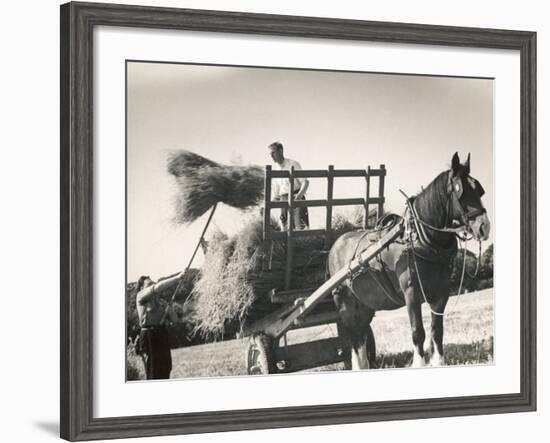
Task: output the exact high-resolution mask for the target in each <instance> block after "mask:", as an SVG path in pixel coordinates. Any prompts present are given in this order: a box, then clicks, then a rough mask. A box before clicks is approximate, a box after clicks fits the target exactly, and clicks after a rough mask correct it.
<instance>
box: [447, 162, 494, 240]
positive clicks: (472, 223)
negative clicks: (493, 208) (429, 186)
mask: <svg viewBox="0 0 550 443" xmlns="http://www.w3.org/2000/svg"><path fill="white" fill-rule="evenodd" d="M447 192H448V193H449V197H450V201H451V213H450V215H451V218H452V220H453V221H454V220H457V221H458V222H459V223H460V224H461V225H464V226H465V227H466V229H467V230H468V231H470V232H471V233H472V235H473V236H474V238H475V239H476V240H487V239H488V238H489V232H490V230H491V222H490V221H489V217H487V211H486V210H485V207H484V206H483V203H482V202H481V197H482V196H483V194H484V193H485V191H484V190H483V187H482V186H481V184H480V183H479V182H478V181H477V180H476V179H475V178H473V177H472V176H470V154H468V159H467V160H466V163H464V164H461V163H460V159H459V157H458V153H455V155H453V160H452V163H451V170H450V171H449V180H448V187H447Z"/></svg>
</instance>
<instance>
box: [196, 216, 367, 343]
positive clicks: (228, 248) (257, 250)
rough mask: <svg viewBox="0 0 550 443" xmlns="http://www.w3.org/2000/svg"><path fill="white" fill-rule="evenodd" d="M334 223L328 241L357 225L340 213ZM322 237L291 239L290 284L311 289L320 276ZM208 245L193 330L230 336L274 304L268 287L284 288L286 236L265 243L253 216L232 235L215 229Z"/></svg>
mask: <svg viewBox="0 0 550 443" xmlns="http://www.w3.org/2000/svg"><path fill="white" fill-rule="evenodd" d="M333 223H334V227H335V232H336V235H335V236H334V237H335V238H334V239H333V240H335V239H336V238H337V237H338V236H339V235H341V234H343V233H344V232H348V231H351V230H354V229H356V228H357V226H358V225H357V224H356V223H355V221H354V220H351V221H350V220H348V219H346V218H345V217H342V216H337V217H335V219H334V222H333ZM324 242H325V238H324V236H317V237H306V238H297V239H296V242H295V246H294V265H295V266H294V269H293V274H292V288H293V289H307V288H316V287H318V286H320V285H321V284H322V283H323V282H324V281H325V262H326V256H327V253H326V250H325V245H324ZM208 245H209V246H208V251H207V252H206V255H205V260H204V264H203V267H202V269H201V274H200V276H199V278H197V279H196V280H195V286H194V288H193V291H192V293H191V298H192V300H193V302H194V321H195V333H198V334H200V335H201V336H202V337H204V338H206V339H208V340H212V339H220V338H223V337H224V335H226V336H228V335H233V334H234V333H235V332H238V331H240V330H242V328H243V326H245V325H247V324H250V323H253V322H254V321H256V320H258V319H260V318H262V317H264V316H265V315H267V314H269V313H270V312H273V311H274V310H275V309H277V308H278V307H279V305H273V304H272V303H271V301H270V299H269V292H270V291H271V290H272V289H274V288H276V289H284V279H285V276H284V274H285V262H286V241H273V242H264V241H263V239H262V220H261V219H260V218H259V217H258V218H256V219H253V220H252V221H251V222H250V223H249V224H248V225H246V226H244V227H243V229H242V230H241V231H240V232H239V233H237V234H236V235H235V236H233V237H231V238H228V237H227V236H226V235H224V234H222V233H220V232H217V233H216V234H215V235H214V236H213V238H211V239H210V241H209V243H208Z"/></svg>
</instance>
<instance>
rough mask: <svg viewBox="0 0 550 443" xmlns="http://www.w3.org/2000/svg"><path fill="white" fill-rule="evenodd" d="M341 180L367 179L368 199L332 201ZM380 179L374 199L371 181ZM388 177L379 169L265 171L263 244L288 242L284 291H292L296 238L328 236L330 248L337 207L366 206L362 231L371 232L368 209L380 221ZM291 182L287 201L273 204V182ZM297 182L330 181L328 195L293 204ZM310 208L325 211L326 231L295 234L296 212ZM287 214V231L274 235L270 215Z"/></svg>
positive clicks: (326, 237)
mask: <svg viewBox="0 0 550 443" xmlns="http://www.w3.org/2000/svg"><path fill="white" fill-rule="evenodd" d="M340 177H364V178H365V184H366V192H365V198H338V199H335V198H334V197H333V191H334V179H335V178H340ZM372 177H378V180H379V181H378V195H376V196H371V178H372ZM385 177H386V167H385V166H384V165H380V167H379V168H378V169H373V168H371V167H370V166H369V167H368V168H367V169H334V166H333V165H330V166H329V167H328V169H326V170H325V169H323V170H318V169H311V170H298V171H296V170H294V168H291V169H290V171H278V170H276V171H274V170H272V168H271V166H269V165H268V166H266V168H265V188H264V195H265V196H264V229H263V235H264V240H266V241H269V240H284V239H286V240H287V256H286V267H285V289H287V290H288V289H290V288H291V287H292V281H291V280H292V267H293V246H294V242H293V240H294V238H297V237H308V236H322V235H324V236H325V245H326V246H327V247H328V246H329V245H330V244H331V243H332V238H333V229H332V208H333V207H335V206H363V207H364V216H363V228H364V229H368V228H370V227H371V226H369V209H370V207H371V206H373V205H374V206H375V207H376V208H377V217H376V218H378V217H380V216H381V215H382V214H383V212H384V203H385V198H384V182H385ZM274 178H275V179H281V178H282V179H285V178H288V180H289V192H288V201H273V200H272V199H271V181H272V179H274ZM295 178H326V179H327V188H326V189H327V195H326V198H325V199H315V200H299V201H295V200H294V179H295ZM303 207H306V208H311V207H324V208H326V219H325V228H324V229H306V230H296V229H295V226H294V217H293V210H294V209H296V208H303ZM283 208H286V209H287V210H288V214H289V216H288V223H287V225H288V226H287V230H286V231H282V232H281V231H275V230H273V229H272V228H271V211H272V210H273V209H283Z"/></svg>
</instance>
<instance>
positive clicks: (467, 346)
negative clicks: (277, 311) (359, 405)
mask: <svg viewBox="0 0 550 443" xmlns="http://www.w3.org/2000/svg"><path fill="white" fill-rule="evenodd" d="M456 300H457V299H456V298H455V297H452V298H451V300H450V301H449V304H448V306H447V309H446V312H447V315H446V316H445V337H444V346H445V357H446V361H447V364H448V365H464V364H487V363H492V360H493V290H492V289H487V290H484V291H480V292H475V293H471V294H465V295H462V296H461V297H460V298H459V299H458V304H457V305H456V306H455V301H456ZM423 314H424V326H425V328H426V330H427V331H429V324H430V313H429V309H428V307H427V306H426V305H424V306H423ZM372 327H373V330H374V334H375V337H376V346H377V362H376V363H377V364H376V367H377V368H400V367H407V366H409V365H410V363H411V361H412V342H411V333H410V327H409V319H408V317H407V313H406V312H405V309H399V310H397V311H390V312H379V313H377V314H376V317H375V318H374V320H373V322H372ZM427 335H428V336H429V333H427ZM334 336H336V326H335V325H333V324H331V325H326V326H317V327H313V328H308V329H301V330H297V331H291V332H290V333H289V334H288V337H287V338H288V344H292V343H298V342H303V341H311V340H315V339H321V338H327V337H334ZM246 345H247V340H246V339H242V340H230V341H224V342H218V343H211V344H207V345H198V346H191V347H188V348H181V349H175V350H173V351H172V360H173V369H172V374H171V377H172V378H188V377H219V376H227V375H229V376H236V375H246V364H245V349H246ZM341 369H343V364H342V363H339V364H335V365H330V366H324V367H321V368H315V369H311V370H310V371H323V370H324V371H327V370H341Z"/></svg>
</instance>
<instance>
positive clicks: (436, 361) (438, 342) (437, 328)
mask: <svg viewBox="0 0 550 443" xmlns="http://www.w3.org/2000/svg"><path fill="white" fill-rule="evenodd" d="M447 300H448V297H443V298H442V299H441V300H438V301H437V302H434V303H430V308H431V309H432V326H431V335H432V337H431V341H430V349H431V357H430V364H431V365H432V366H444V365H445V358H444V357H443V315H435V314H434V313H433V312H440V313H443V312H444V311H445V306H446V305H447Z"/></svg>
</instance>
